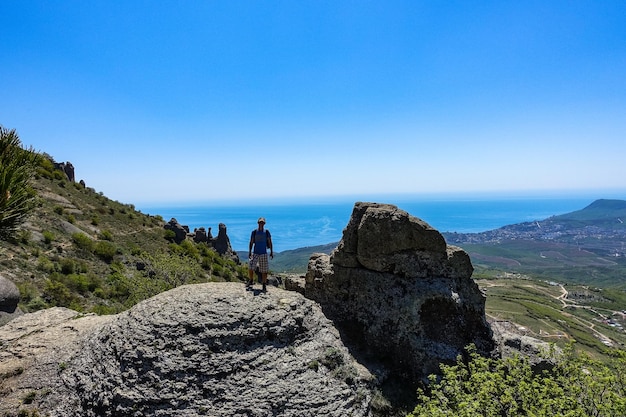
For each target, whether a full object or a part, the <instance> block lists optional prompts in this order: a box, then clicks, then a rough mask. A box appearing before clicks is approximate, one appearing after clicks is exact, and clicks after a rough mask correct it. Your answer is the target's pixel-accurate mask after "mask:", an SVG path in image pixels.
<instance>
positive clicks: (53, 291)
mask: <svg viewBox="0 0 626 417" xmlns="http://www.w3.org/2000/svg"><path fill="white" fill-rule="evenodd" d="M43 299H44V300H45V301H46V302H47V303H48V304H50V305H52V306H56V307H69V305H70V304H71V303H72V301H73V300H74V295H73V294H72V292H71V291H70V290H69V288H67V287H66V286H65V284H63V283H62V282H59V281H55V280H48V281H47V282H46V285H45V287H44V290H43Z"/></svg>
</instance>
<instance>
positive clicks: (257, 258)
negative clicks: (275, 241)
mask: <svg viewBox="0 0 626 417" xmlns="http://www.w3.org/2000/svg"><path fill="white" fill-rule="evenodd" d="M257 223H258V225H259V227H258V228H257V229H255V230H253V231H252V234H251V235H250V245H249V246H248V259H250V262H249V263H248V282H247V283H246V288H252V284H253V283H254V278H253V277H254V269H255V268H256V267H258V268H259V272H261V279H262V282H263V292H265V291H267V273H268V272H269V262H268V260H267V249H268V248H269V250H270V258H272V259H274V245H272V236H271V235H270V231H269V230H265V218H264V217H260V218H259V220H258V221H257ZM253 247H254V253H253V250H252V248H253Z"/></svg>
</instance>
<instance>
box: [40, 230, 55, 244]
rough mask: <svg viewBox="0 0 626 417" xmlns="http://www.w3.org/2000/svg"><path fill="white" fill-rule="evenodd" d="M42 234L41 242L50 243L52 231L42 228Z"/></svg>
mask: <svg viewBox="0 0 626 417" xmlns="http://www.w3.org/2000/svg"><path fill="white" fill-rule="evenodd" d="M42 235H43V242H44V243H45V244H46V245H49V244H51V243H52V241H53V240H54V233H52V232H51V231H49V230H44V231H43V233H42Z"/></svg>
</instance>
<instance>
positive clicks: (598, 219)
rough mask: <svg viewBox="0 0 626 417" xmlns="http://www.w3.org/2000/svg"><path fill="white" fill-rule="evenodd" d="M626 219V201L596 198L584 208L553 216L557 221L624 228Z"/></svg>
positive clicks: (552, 218)
mask: <svg viewBox="0 0 626 417" xmlns="http://www.w3.org/2000/svg"><path fill="white" fill-rule="evenodd" d="M624 219H626V201H624V200H604V199H603V200H596V201H594V202H593V203H591V204H590V205H588V206H587V207H585V208H583V209H582V210H578V211H574V212H571V213H567V214H562V215H559V216H554V217H551V219H550V220H552V221H555V222H563V223H565V222H573V223H574V222H575V223H577V225H578V226H581V225H590V226H596V227H609V228H624V227H626V226H625V225H624V222H623V220H624Z"/></svg>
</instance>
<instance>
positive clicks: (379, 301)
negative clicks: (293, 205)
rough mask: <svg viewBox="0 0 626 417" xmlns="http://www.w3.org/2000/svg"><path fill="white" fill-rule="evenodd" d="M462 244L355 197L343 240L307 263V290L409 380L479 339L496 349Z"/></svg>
mask: <svg viewBox="0 0 626 417" xmlns="http://www.w3.org/2000/svg"><path fill="white" fill-rule="evenodd" d="M472 272H473V267H472V264H471V262H470V259H469V256H468V255H467V253H465V252H464V251H463V250H462V249H460V248H458V247H454V246H449V245H447V244H446V242H445V240H444V238H443V236H442V235H441V234H440V233H439V232H438V231H437V230H435V229H433V228H432V227H430V226H429V225H428V224H427V223H425V222H424V221H422V220H420V219H418V218H416V217H414V216H411V215H409V214H408V213H407V212H405V211H403V210H400V209H398V208H397V207H395V206H393V205H387V204H377V203H356V204H355V206H354V210H353V212H352V216H351V218H350V221H349V223H348V225H347V227H346V228H345V229H344V231H343V238H342V240H341V242H340V243H339V246H338V247H337V249H335V251H334V252H333V253H332V254H331V255H330V256H328V255H325V254H315V255H314V256H312V257H311V259H310V261H309V266H308V271H307V275H306V287H305V295H306V297H308V298H311V299H313V300H316V301H318V302H319V303H320V304H321V305H322V308H323V310H324V312H325V313H326V314H327V316H328V317H330V318H331V319H332V320H333V321H334V322H335V323H336V325H337V326H338V328H339V329H340V330H341V331H342V332H343V333H344V334H345V336H346V338H347V339H348V340H350V341H351V343H352V344H353V345H354V346H355V347H356V349H358V350H359V351H362V352H363V353H364V354H365V355H367V356H370V357H373V358H376V359H377V360H382V361H383V362H384V363H385V366H387V367H389V368H390V369H391V370H392V372H393V374H394V375H396V376H398V377H404V378H406V379H407V380H419V379H423V378H425V377H426V376H428V375H429V374H431V373H438V372H439V364H440V363H449V362H452V361H454V360H455V359H456V357H457V355H459V354H462V353H463V350H464V347H465V346H467V345H468V344H470V343H474V344H475V345H476V346H477V348H478V351H479V352H483V353H486V354H487V353H490V352H491V351H492V350H493V348H494V342H493V339H492V333H491V330H490V328H489V325H488V324H487V322H486V320H485V296H484V295H483V294H482V293H481V291H480V290H479V288H478V285H477V284H476V283H475V282H474V281H473V280H472V279H471V275H472Z"/></svg>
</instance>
